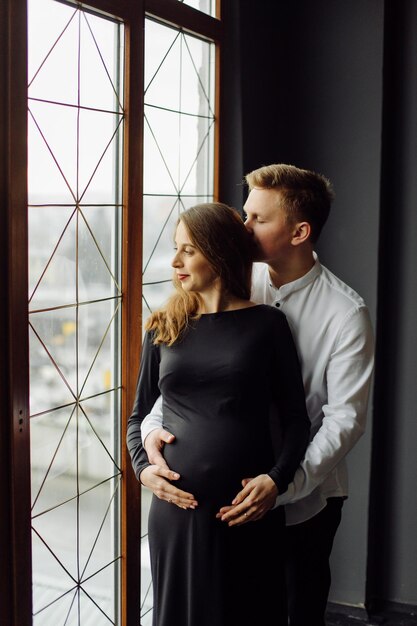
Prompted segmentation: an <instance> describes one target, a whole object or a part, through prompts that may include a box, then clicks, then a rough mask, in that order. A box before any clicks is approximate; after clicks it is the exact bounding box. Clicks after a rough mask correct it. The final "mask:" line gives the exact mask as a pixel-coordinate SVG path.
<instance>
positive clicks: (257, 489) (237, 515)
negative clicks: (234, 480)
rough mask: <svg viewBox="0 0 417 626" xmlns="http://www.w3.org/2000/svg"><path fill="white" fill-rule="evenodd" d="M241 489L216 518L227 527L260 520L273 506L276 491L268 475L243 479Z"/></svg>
mask: <svg viewBox="0 0 417 626" xmlns="http://www.w3.org/2000/svg"><path fill="white" fill-rule="evenodd" d="M242 485H243V489H242V491H239V493H238V494H237V496H236V497H235V498H234V500H233V501H232V504H231V505H230V506H224V507H222V508H221V509H220V511H219V512H218V513H217V515H216V517H217V518H218V519H220V520H221V521H222V522H226V523H227V525H228V526H240V525H241V524H245V523H246V522H255V521H257V520H259V519H261V518H262V517H263V516H264V515H265V514H266V513H267V512H268V511H269V510H270V509H272V507H273V506H274V504H275V500H276V498H277V495H278V489H277V486H276V484H275V483H274V481H273V480H272V478H271V477H270V476H268V474H260V475H259V476H256V477H255V478H244V479H243V480H242Z"/></svg>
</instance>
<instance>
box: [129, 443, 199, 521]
mask: <svg viewBox="0 0 417 626" xmlns="http://www.w3.org/2000/svg"><path fill="white" fill-rule="evenodd" d="M148 436H149V435H148ZM179 477H180V475H179V474H177V473H176V472H173V471H171V470H170V469H166V468H165V467H160V466H158V465H148V467H145V469H144V470H142V472H141V473H140V482H141V483H142V485H145V487H148V488H149V489H150V490H151V491H152V492H153V493H154V494H155V495H156V497H157V498H159V499H160V500H166V501H167V502H169V503H170V504H171V503H172V504H176V505H177V506H179V507H180V508H181V509H195V508H196V506H197V505H198V502H197V500H196V499H195V498H194V496H193V494H192V493H188V492H187V491H182V489H178V487H175V485H172V484H171V483H170V482H169V481H171V480H178V479H179Z"/></svg>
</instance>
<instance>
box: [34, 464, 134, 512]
mask: <svg viewBox="0 0 417 626" xmlns="http://www.w3.org/2000/svg"><path fill="white" fill-rule="evenodd" d="M121 475H122V472H121V471H120V470H119V469H118V472H117V474H113V476H109V477H108V478H105V479H104V480H102V481H100V482H99V483H96V484H95V485H92V486H91V487H88V488H87V489H83V491H80V493H79V494H77V495H75V496H72V497H71V498H67V499H66V500H63V501H62V502H59V503H58V504H55V505H54V506H51V507H49V508H48V509H45V510H44V511H41V512H40V513H36V515H33V516H32V520H34V519H36V518H38V517H41V516H42V515H46V514H47V513H50V512H51V511H56V510H57V509H59V508H60V507H61V506H65V505H66V504H69V503H70V502H74V500H75V499H76V498H80V497H81V496H84V495H86V494H87V493H89V492H91V491H94V489H97V488H98V487H101V486H102V485H105V484H106V483H108V482H110V481H112V480H115V479H116V478H119V477H120V476H121Z"/></svg>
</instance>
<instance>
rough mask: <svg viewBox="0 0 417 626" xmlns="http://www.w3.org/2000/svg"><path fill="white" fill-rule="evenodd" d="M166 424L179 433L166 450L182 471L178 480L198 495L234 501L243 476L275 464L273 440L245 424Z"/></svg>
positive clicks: (169, 460)
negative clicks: (270, 441) (259, 434)
mask: <svg viewBox="0 0 417 626" xmlns="http://www.w3.org/2000/svg"><path fill="white" fill-rule="evenodd" d="M166 426H167V428H168V429H169V430H170V432H173V433H174V434H175V436H176V439H175V442H174V443H173V444H169V445H166V446H165V452H164V456H165V458H166V461H167V463H168V465H169V467H170V468H171V469H173V470H175V471H176V472H178V473H179V474H180V475H181V478H180V480H179V481H176V482H175V484H176V486H178V487H179V488H181V489H184V490H185V491H189V492H191V493H193V494H194V496H195V497H196V498H197V499H207V498H209V499H212V500H216V501H217V500H218V499H220V500H221V501H222V502H223V504H225V503H227V502H230V501H231V499H233V498H234V496H235V495H236V493H237V492H238V491H239V490H240V489H241V488H242V486H241V480H242V479H243V478H250V477H254V476H256V475H257V474H260V473H265V472H268V471H269V470H270V469H271V466H272V464H273V463H272V458H271V450H270V445H269V441H268V440H267V439H265V437H264V438H263V439H262V438H260V437H259V436H257V437H254V433H253V431H252V429H249V428H248V427H245V426H244V425H242V424H238V425H236V424H235V423H227V422H222V423H221V424H218V425H217V424H215V425H213V424H212V423H208V424H204V423H203V424H198V425H193V424H189V423H180V424H178V423H176V424H175V425H172V426H169V425H168V424H167V425H166Z"/></svg>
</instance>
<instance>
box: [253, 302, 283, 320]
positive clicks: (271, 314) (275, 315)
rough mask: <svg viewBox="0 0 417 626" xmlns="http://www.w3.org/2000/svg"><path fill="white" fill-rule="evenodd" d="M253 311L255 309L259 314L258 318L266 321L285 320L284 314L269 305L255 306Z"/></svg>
mask: <svg viewBox="0 0 417 626" xmlns="http://www.w3.org/2000/svg"><path fill="white" fill-rule="evenodd" d="M253 308H254V309H256V312H257V313H258V314H259V316H263V317H265V318H266V319H271V320H277V319H278V320H285V319H286V317H285V314H284V313H283V312H282V311H281V310H280V309H277V308H276V307H274V306H272V305H270V304H257V305H255V306H254V307H253Z"/></svg>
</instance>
